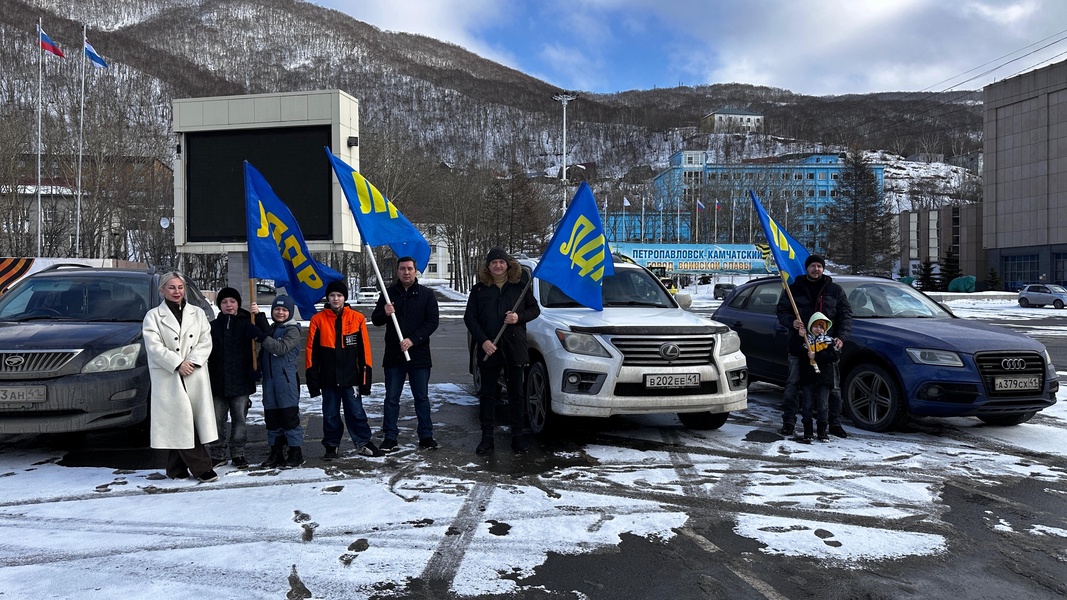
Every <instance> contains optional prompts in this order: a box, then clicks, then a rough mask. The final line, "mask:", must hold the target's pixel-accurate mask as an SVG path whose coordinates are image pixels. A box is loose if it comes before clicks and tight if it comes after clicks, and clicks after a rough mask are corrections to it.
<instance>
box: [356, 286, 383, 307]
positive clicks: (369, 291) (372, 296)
mask: <svg viewBox="0 0 1067 600" xmlns="http://www.w3.org/2000/svg"><path fill="white" fill-rule="evenodd" d="M379 293H380V292H379V291H378V288H376V287H374V286H368V287H361V288H359V291H358V292H356V302H357V303H358V304H374V303H376V302H378V295H379Z"/></svg>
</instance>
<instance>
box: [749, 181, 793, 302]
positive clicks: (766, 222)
mask: <svg viewBox="0 0 1067 600" xmlns="http://www.w3.org/2000/svg"><path fill="white" fill-rule="evenodd" d="M748 195H749V196H752V204H753V205H755V207H756V214H757V215H759V220H760V223H762V224H763V234H764V235H766V236H767V243H768V244H770V246H771V255H772V256H774V262H775V264H776V265H778V270H779V271H780V272H781V275H782V279H783V280H785V282H786V283H792V282H793V280H794V279H796V278H797V277H801V276H803V275H804V274H805V273H807V269H806V268H804V261H805V260H807V259H808V251H807V250H805V249H804V245H803V244H801V243H800V242H798V241H796V240H795V239H793V236H791V235H789V234H788V233H787V232H786V230H785V229H782V228H781V227H779V226H778V223H775V222H774V219H772V218H771V217H770V215H768V214H767V211H765V210H763V205H762V204H760V202H759V198H756V192H753V191H752V190H749V191H748Z"/></svg>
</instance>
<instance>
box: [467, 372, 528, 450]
mask: <svg viewBox="0 0 1067 600" xmlns="http://www.w3.org/2000/svg"><path fill="white" fill-rule="evenodd" d="M478 369H479V370H480V371H481V376H482V389H480V390H478V420H479V421H480V422H481V425H482V435H493V428H494V427H495V426H496V402H497V397H498V393H497V380H498V379H499V378H500V370H501V369H504V376H505V378H506V379H507V386H508V413H509V415H510V417H511V433H512V435H516V434H521V433H522V430H523V428H525V427H526V386H525V385H524V383H525V382H524V374H525V371H526V369H525V367H522V366H515V365H501V364H495V365H485V364H479V365H478Z"/></svg>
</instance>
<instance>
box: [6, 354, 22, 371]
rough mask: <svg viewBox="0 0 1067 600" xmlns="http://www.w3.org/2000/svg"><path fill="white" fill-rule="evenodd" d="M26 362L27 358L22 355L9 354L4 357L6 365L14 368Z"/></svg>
mask: <svg viewBox="0 0 1067 600" xmlns="http://www.w3.org/2000/svg"><path fill="white" fill-rule="evenodd" d="M24 362H26V359H25V358H23V357H21V356H18V355H15V356H9V357H7V358H5V359H4V366H5V367H11V368H12V369H14V368H15V367H19V366H22V363H24Z"/></svg>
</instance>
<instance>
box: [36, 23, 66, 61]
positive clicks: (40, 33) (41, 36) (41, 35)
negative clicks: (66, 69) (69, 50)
mask: <svg viewBox="0 0 1067 600" xmlns="http://www.w3.org/2000/svg"><path fill="white" fill-rule="evenodd" d="M37 43H38V44H40V46H41V48H42V49H44V50H46V51H48V52H51V53H52V54H55V55H56V56H58V57H60V58H66V55H65V54H63V51H62V50H60V49H59V44H57V43H55V42H53V41H52V38H50V37H48V34H47V33H45V32H44V29H41V27H40V26H38V27H37Z"/></svg>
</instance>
